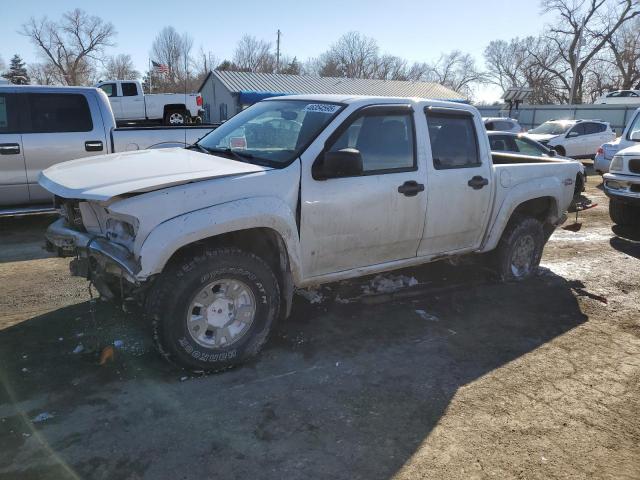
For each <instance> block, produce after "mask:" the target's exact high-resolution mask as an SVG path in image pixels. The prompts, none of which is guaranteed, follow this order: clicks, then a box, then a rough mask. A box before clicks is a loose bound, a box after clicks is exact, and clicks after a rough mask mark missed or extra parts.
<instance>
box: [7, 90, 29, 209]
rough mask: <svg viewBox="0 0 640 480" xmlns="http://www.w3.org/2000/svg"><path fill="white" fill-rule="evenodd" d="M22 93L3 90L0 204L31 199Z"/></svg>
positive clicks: (21, 202) (16, 203) (19, 202)
mask: <svg viewBox="0 0 640 480" xmlns="http://www.w3.org/2000/svg"><path fill="white" fill-rule="evenodd" d="M19 97H20V96H19V95H18V94H17V93H0V206H3V207H4V206H10V205H20V204H26V203H28V202H29V188H28V187H27V172H26V168H25V164H24V150H23V148H22V135H21V134H20V122H19V112H20V111H21V109H20V105H19Z"/></svg>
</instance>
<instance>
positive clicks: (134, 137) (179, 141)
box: [111, 125, 217, 152]
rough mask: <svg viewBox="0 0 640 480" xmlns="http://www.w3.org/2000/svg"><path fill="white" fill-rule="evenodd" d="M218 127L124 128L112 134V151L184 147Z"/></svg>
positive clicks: (116, 129) (114, 130) (117, 129)
mask: <svg viewBox="0 0 640 480" xmlns="http://www.w3.org/2000/svg"><path fill="white" fill-rule="evenodd" d="M216 126H217V125H194V126H186V127H122V128H115V129H113V130H112V132H111V139H112V151H114V152H124V151H131V150H144V149H146V148H167V147H184V146H186V145H191V144H192V143H194V142H196V141H197V140H199V139H200V138H202V137H204V136H205V135H206V134H208V133H209V132H210V131H211V130H213V129H214V128H216Z"/></svg>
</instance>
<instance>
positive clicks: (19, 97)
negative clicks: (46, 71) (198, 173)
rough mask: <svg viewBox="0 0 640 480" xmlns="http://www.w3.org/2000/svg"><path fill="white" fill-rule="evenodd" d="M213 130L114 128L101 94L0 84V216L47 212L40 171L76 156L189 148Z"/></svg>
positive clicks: (91, 90) (49, 202)
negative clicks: (39, 183)
mask: <svg viewBox="0 0 640 480" xmlns="http://www.w3.org/2000/svg"><path fill="white" fill-rule="evenodd" d="M212 128H213V127H212V126H207V127H205V126H184V127H181V128H176V127H137V128H116V122H115V120H114V118H113V113H112V112H111V107H110V106H109V101H108V100H107V97H106V95H105V94H104V93H103V92H102V91H101V90H99V89H96V88H86V87H40V86H30V85H25V86H22V85H6V86H5V85H1V86H0V216H3V215H16V214H24V213H34V212H41V211H48V210H51V207H52V195H51V193H49V192H48V191H46V190H45V189H43V188H42V187H40V185H38V177H39V175H40V172H41V171H42V170H44V169H45V168H48V167H50V166H52V165H55V164H56V163H60V162H64V161H67V160H73V159H76V158H81V157H90V156H94V155H104V154H105V153H115V152H125V151H130V150H140V149H144V148H166V147H178V146H183V147H184V146H185V145H189V144H191V143H193V142H195V141H196V140H198V139H199V138H201V137H203V136H205V135H206V134H207V133H209V132H210V131H211V129H212Z"/></svg>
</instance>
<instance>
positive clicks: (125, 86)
mask: <svg viewBox="0 0 640 480" xmlns="http://www.w3.org/2000/svg"><path fill="white" fill-rule="evenodd" d="M120 85H121V88H122V96H123V97H135V96H136V95H138V87H137V86H136V84H135V83H133V82H127V83H121V84H120Z"/></svg>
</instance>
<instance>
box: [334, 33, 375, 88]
mask: <svg viewBox="0 0 640 480" xmlns="http://www.w3.org/2000/svg"><path fill="white" fill-rule="evenodd" d="M378 50H379V48H378V44H377V42H376V41H375V40H374V39H373V38H371V37H367V36H366V35H363V34H361V33H359V32H347V33H345V34H344V35H342V37H340V38H339V39H338V41H337V42H335V43H334V44H333V45H332V46H331V48H330V49H329V51H328V52H327V53H326V56H325V64H326V65H327V66H328V67H333V66H335V68H330V69H329V70H336V73H339V75H337V76H341V77H347V78H372V77H374V76H375V72H376V62H377V60H378ZM325 70H327V69H325Z"/></svg>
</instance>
